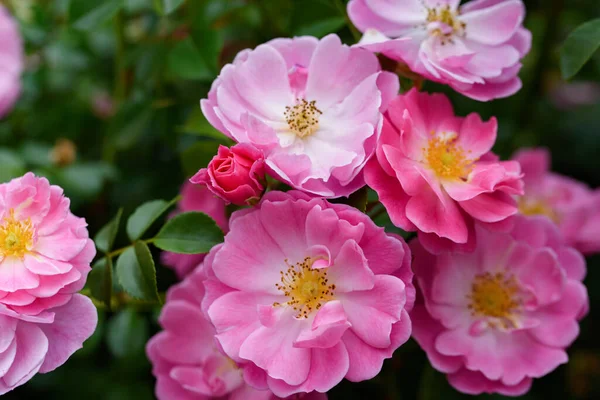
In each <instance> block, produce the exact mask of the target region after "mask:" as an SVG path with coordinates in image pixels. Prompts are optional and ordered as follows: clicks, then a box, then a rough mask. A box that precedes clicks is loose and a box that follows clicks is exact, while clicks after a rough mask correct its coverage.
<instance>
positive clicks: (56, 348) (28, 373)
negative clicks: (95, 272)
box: [0, 173, 97, 394]
mask: <svg viewBox="0 0 600 400" xmlns="http://www.w3.org/2000/svg"><path fill="white" fill-rule="evenodd" d="M95 254H96V249H95V247H94V243H93V242H92V241H91V240H90V239H89V238H88V232H87V228H86V223H85V221H84V220H83V219H82V218H78V217H76V216H74V215H73V214H72V213H71V212H70V211H69V199H67V198H65V197H64V196H63V191H62V189H61V188H59V187H58V186H52V185H50V184H49V182H48V181H47V180H46V179H44V178H38V177H36V176H34V175H33V174H32V173H28V174H26V175H25V176H23V177H22V178H18V179H14V180H12V181H10V182H9V183H4V184H0V364H1V365H2V368H0V394H3V393H6V392H7V391H9V390H12V389H13V388H15V387H17V386H19V385H22V384H23V383H25V382H27V381H28V380H29V379H30V378H31V377H32V376H33V375H35V374H36V373H37V372H41V373H44V372H49V371H52V370H53V369H55V368H57V367H58V366H60V365H62V364H63V363H64V362H65V361H66V360H67V359H68V358H69V356H70V355H71V354H73V353H74V352H75V351H76V350H77V349H79V348H81V346H82V343H83V342H84V340H86V339H87V338H88V337H89V336H90V335H91V334H92V333H93V331H94V329H95V328H96V323H97V314H96V308H95V307H94V305H93V304H92V302H91V301H90V299H88V298H87V297H85V296H82V295H80V294H77V292H78V291H79V290H81V289H82V288H83V286H84V284H85V281H86V277H87V274H88V273H89V271H90V269H91V268H90V262H91V261H92V259H93V258H94V255H95Z"/></svg>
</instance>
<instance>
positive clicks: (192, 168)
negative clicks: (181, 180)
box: [181, 141, 219, 176]
mask: <svg viewBox="0 0 600 400" xmlns="http://www.w3.org/2000/svg"><path fill="white" fill-rule="evenodd" d="M218 149H219V143H218V142H213V141H202V142H197V143H194V144H193V145H191V146H190V147H188V148H187V149H185V150H184V151H183V153H181V165H182V167H183V172H184V173H185V175H186V176H192V175H194V174H195V173H196V172H198V170H199V169H200V168H205V167H206V166H207V165H208V163H209V162H210V160H212V158H213V157H214V156H215V155H216V154H217V150H218Z"/></svg>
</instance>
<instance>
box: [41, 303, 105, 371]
mask: <svg viewBox="0 0 600 400" xmlns="http://www.w3.org/2000/svg"><path fill="white" fill-rule="evenodd" d="M52 311H53V312H54V313H55V315H54V322H53V323H52V324H46V325H44V324H40V325H39V327H40V328H41V329H42V331H43V332H44V334H45V335H46V337H47V338H48V352H47V354H46V358H45V359H44V363H43V364H42V366H41V368H40V372H41V373H46V372H49V371H52V370H54V369H55V368H57V367H59V366H60V365H62V364H64V363H65V361H67V359H68V358H69V357H70V356H71V355H72V354H73V353H74V352H75V351H77V350H79V349H80V348H82V347H83V342H84V341H85V340H86V339H88V338H89V337H90V336H91V335H92V333H94V331H95V330H96V325H97V323H98V314H97V312H96V307H94V305H93V304H92V301H91V300H90V299H89V298H88V297H86V296H83V295H80V294H75V295H74V296H73V297H72V298H71V300H70V301H69V302H68V303H67V304H66V305H64V306H62V307H59V308H54V309H53V310H52Z"/></svg>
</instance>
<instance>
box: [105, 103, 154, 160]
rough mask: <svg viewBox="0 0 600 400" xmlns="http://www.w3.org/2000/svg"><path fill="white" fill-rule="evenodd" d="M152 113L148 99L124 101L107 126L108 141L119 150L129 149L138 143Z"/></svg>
mask: <svg viewBox="0 0 600 400" xmlns="http://www.w3.org/2000/svg"><path fill="white" fill-rule="evenodd" d="M152 114H153V110H152V106H151V104H150V102H148V101H132V102H127V103H125V104H124V105H123V106H122V107H121V108H120V109H119V111H118V112H117V114H116V115H115V117H114V118H113V119H112V121H111V123H110V126H109V127H108V131H109V140H110V143H111V144H112V145H113V146H114V148H115V149H119V150H125V149H129V148H131V147H133V146H134V145H135V144H137V143H139V140H140V137H141V136H142V135H143V134H144V132H145V130H146V128H147V127H148V126H149V125H150V121H151V120H152Z"/></svg>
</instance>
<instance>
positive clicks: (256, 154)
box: [190, 143, 265, 206]
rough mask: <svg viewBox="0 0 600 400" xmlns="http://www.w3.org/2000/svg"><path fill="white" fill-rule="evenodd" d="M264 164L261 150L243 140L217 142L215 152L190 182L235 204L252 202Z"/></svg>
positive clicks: (259, 191) (261, 181) (261, 187)
mask: <svg viewBox="0 0 600 400" xmlns="http://www.w3.org/2000/svg"><path fill="white" fill-rule="evenodd" d="M264 179H265V166H264V158H263V155H262V152H261V151H260V150H258V149H256V148H255V147H254V146H252V145H250V144H247V143H240V144H237V145H235V146H233V147H231V148H227V147H225V146H220V147H219V151H218V152H217V155H216V156H214V157H213V159H212V160H211V161H210V163H209V164H208V168H202V169H201V170H200V171H198V173H197V174H196V175H194V176H193V177H192V178H191V179H190V182H192V183H196V184H202V185H206V187H208V189H209V190H210V191H211V192H213V193H214V194H216V195H217V196H219V197H220V198H222V199H223V200H225V201H226V202H227V203H233V204H235V205H238V206H244V205H248V204H252V203H255V202H256V201H258V200H259V199H260V196H261V194H262V192H263V191H264V189H265V188H264Z"/></svg>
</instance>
